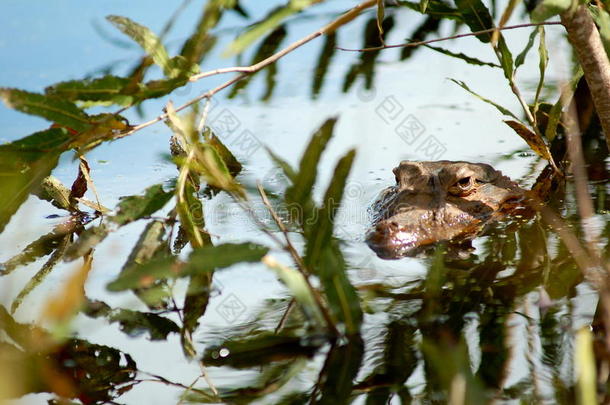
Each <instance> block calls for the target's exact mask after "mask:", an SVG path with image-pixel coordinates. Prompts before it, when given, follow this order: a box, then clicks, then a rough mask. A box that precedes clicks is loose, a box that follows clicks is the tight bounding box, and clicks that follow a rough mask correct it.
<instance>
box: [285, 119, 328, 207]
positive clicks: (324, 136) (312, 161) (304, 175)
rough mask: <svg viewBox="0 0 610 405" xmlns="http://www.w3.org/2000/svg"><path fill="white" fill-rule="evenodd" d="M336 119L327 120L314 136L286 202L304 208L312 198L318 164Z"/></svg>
mask: <svg viewBox="0 0 610 405" xmlns="http://www.w3.org/2000/svg"><path fill="white" fill-rule="evenodd" d="M336 123H337V119H336V118H331V119H329V120H326V121H325V122H324V124H322V126H321V127H320V129H318V131H317V132H316V133H315V134H314V135H313V136H312V138H311V140H310V141H309V145H307V149H306V150H305V152H304V153H303V157H302V158H301V162H300V164H299V170H298V174H297V175H296V177H295V178H294V181H293V183H294V184H293V185H292V186H290V187H289V188H288V189H287V190H286V201H287V202H288V203H294V204H298V205H299V206H301V207H303V206H304V205H305V204H307V203H308V201H309V199H310V198H311V192H312V189H313V186H314V184H315V182H316V177H317V174H318V169H317V167H318V162H319V161H320V157H321V156H322V152H324V149H325V148H326V145H327V144H328V141H329V140H330V137H331V136H332V134H333V130H334V128H335V124H336Z"/></svg>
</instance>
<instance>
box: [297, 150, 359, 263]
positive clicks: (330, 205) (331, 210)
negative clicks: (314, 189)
mask: <svg viewBox="0 0 610 405" xmlns="http://www.w3.org/2000/svg"><path fill="white" fill-rule="evenodd" d="M355 156H356V151H355V150H353V149H352V150H350V151H349V152H348V153H347V154H346V155H345V156H343V157H342V158H341V159H340V160H339V162H338V163H337V166H336V167H335V170H334V173H333V176H332V179H331V182H330V185H329V186H328V188H327V190H326V194H325V195H324V206H323V207H322V209H321V210H320V214H319V216H318V217H317V221H316V223H315V225H314V226H312V227H311V232H310V233H309V234H307V235H306V236H307V247H306V255H305V263H306V264H307V265H308V266H311V267H316V266H317V264H318V263H319V261H320V257H321V256H322V253H321V252H322V251H323V250H324V248H325V247H327V246H328V244H329V243H330V241H331V239H332V236H333V229H334V222H335V215H336V212H337V211H338V210H339V208H340V206H341V201H342V199H343V191H344V188H345V183H346V181H347V177H348V176H349V172H350V170H351V167H352V163H353V162H354V157H355Z"/></svg>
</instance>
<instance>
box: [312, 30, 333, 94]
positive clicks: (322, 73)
mask: <svg viewBox="0 0 610 405" xmlns="http://www.w3.org/2000/svg"><path fill="white" fill-rule="evenodd" d="M336 48H337V33H336V32H332V33H330V34H328V35H326V36H325V40H324V46H323V47H322V51H321V52H320V54H319V56H318V59H317V60H318V64H317V65H316V69H315V70H314V74H313V82H312V89H311V95H312V97H313V98H315V97H317V96H318V94H320V90H321V89H322V85H323V84H324V79H325V77H326V73H327V72H328V67H329V66H330V62H331V61H332V58H333V56H334V55H335V53H336V52H337V49H336Z"/></svg>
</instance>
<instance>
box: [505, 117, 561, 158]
mask: <svg viewBox="0 0 610 405" xmlns="http://www.w3.org/2000/svg"><path fill="white" fill-rule="evenodd" d="M504 122H505V123H506V125H508V126H509V127H511V128H512V129H513V130H514V131H515V132H516V133H517V135H519V136H520V137H521V138H522V139H523V140H524V141H525V142H527V144H528V145H529V147H530V148H532V150H533V151H534V152H536V154H537V155H538V156H540V157H541V158H543V159H546V160H549V161H550V160H551V159H552V157H551V151H550V150H549V147H548V146H547V144H546V143H545V142H544V140H543V139H542V138H541V137H539V136H538V135H536V134H535V133H534V132H532V131H531V130H530V129H529V128H527V127H526V126H525V125H523V124H522V123H520V122H518V121H504Z"/></svg>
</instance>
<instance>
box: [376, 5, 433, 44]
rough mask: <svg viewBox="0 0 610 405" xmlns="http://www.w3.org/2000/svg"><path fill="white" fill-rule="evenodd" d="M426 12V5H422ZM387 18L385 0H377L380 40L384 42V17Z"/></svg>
mask: <svg viewBox="0 0 610 405" xmlns="http://www.w3.org/2000/svg"><path fill="white" fill-rule="evenodd" d="M422 9H423V11H422V13H425V9H426V7H425V5H424V6H422ZM384 18H385V0H377V30H379V42H381V43H383V19H384Z"/></svg>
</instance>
